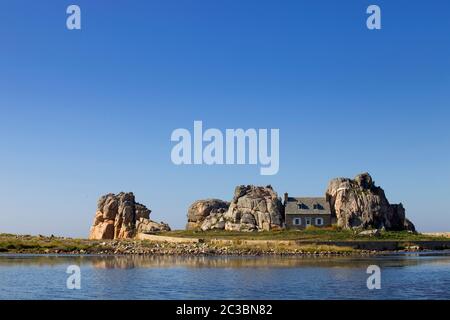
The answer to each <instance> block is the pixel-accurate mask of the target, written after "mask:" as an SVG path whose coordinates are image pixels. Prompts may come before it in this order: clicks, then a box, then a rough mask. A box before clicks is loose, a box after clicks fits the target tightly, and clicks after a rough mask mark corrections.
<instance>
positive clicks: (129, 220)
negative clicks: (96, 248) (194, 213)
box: [89, 192, 170, 239]
mask: <svg viewBox="0 0 450 320" xmlns="http://www.w3.org/2000/svg"><path fill="white" fill-rule="evenodd" d="M150 213H151V211H150V210H149V209H148V208H147V207H146V206H144V205H142V204H140V203H137V202H136V201H135V198H134V195H133V193H131V192H129V193H124V192H121V193H119V194H117V195H115V194H112V193H110V194H107V195H104V196H102V197H100V199H99V200H98V202H97V212H96V214H95V219H94V223H93V225H92V227H91V232H90V235H89V239H127V238H133V237H134V236H135V235H136V234H137V233H151V232H156V231H169V230H170V227H169V226H168V225H167V224H165V223H160V224H159V223H156V222H153V221H151V220H150Z"/></svg>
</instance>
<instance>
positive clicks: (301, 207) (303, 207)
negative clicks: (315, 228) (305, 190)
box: [297, 203, 308, 210]
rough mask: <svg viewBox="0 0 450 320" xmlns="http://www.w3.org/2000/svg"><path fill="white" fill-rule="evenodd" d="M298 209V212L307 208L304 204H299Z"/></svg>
mask: <svg viewBox="0 0 450 320" xmlns="http://www.w3.org/2000/svg"><path fill="white" fill-rule="evenodd" d="M297 206H298V208H299V209H300V210H302V209H305V210H306V209H308V207H307V206H306V204H304V203H299V204H298V205H297Z"/></svg>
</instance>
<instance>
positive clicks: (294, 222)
mask: <svg viewBox="0 0 450 320" xmlns="http://www.w3.org/2000/svg"><path fill="white" fill-rule="evenodd" d="M284 213H285V223H286V228H288V229H305V228H306V227H309V226H314V227H319V228H320V227H329V226H331V225H332V223H333V219H332V217H331V209H330V205H329V203H328V202H327V201H326V199H325V198H322V197H295V198H294V197H289V195H288V194H287V193H285V194H284Z"/></svg>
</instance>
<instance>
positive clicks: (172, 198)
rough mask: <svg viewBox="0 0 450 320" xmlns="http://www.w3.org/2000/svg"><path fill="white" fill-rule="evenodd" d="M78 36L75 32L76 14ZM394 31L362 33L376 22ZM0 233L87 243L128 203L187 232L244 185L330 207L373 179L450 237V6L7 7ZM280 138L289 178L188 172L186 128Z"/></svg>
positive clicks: (418, 219)
mask: <svg viewBox="0 0 450 320" xmlns="http://www.w3.org/2000/svg"><path fill="white" fill-rule="evenodd" d="M72 3H74V4H77V5H79V6H80V7H81V10H82V30H81V31H69V30H67V29H66V17H67V15H66V13H65V11H66V8H67V6H68V5H69V4H72ZM370 4H377V5H379V6H380V7H381V10H382V29H381V30H379V31H370V30H368V29H367V28H366V25H365V21H366V17H367V15H366V13H365V11H366V8H367V6H368V5H370ZM1 8H2V10H1V11H0V41H1V42H0V43H1V50H0V115H1V117H0V123H1V125H0V159H1V160H0V161H1V162H0V203H1V209H0V231H1V232H13V233H22V234H23V233H32V234H38V233H41V234H52V233H53V234H57V235H66V236H77V237H84V236H87V234H88V231H89V227H90V225H91V223H92V219H93V216H94V213H95V208H96V200H97V198H98V197H99V196H100V195H102V194H104V193H109V192H120V191H133V192H134V193H135V195H136V198H137V200H138V201H139V202H142V203H144V204H146V205H148V206H149V207H150V208H151V209H152V210H153V214H152V218H153V219H154V220H157V221H160V220H164V221H167V222H169V223H170V224H171V225H172V227H174V228H183V227H184V224H185V222H186V210H187V207H188V206H189V204H190V203H192V202H193V201H194V200H196V199H202V198H211V197H217V198H222V199H225V200H230V199H231V197H232V194H233V190H234V187H235V186H236V185H239V184H261V185H267V184H272V185H273V186H274V188H275V189H276V191H278V193H279V194H282V193H284V192H285V191H288V192H289V193H290V194H293V195H299V196H301V195H305V196H307V195H323V194H324V192H325V189H326V186H327V183H328V181H329V180H330V179H331V178H333V177H338V176H348V177H353V176H355V175H356V174H357V173H359V172H364V171H369V172H370V173H371V174H372V176H373V177H374V179H375V181H376V183H377V184H380V185H381V186H382V187H383V188H384V189H385V191H386V194H387V196H388V198H389V200H390V201H391V202H392V203H396V202H402V203H403V204H404V205H405V207H406V210H407V215H408V216H409V217H410V219H411V220H413V221H414V222H415V224H416V226H417V227H418V229H419V230H423V231H440V230H447V231H450V212H449V211H450V210H449V208H448V195H449V191H450V187H449V181H450V169H449V163H450V129H449V127H448V121H449V119H450V105H449V101H450V41H449V40H450V39H449V38H450V19H448V12H450V4H449V2H448V1H443V0H442V1H439V0H435V1H414V2H412V1H372V2H369V1H345V2H344V1H339V2H338V1H274V0H270V1H250V0H240V1H237V0H227V1H224V0H219V1H207V0H195V1H194V0H192V1H181V0H179V1H175V0H171V1H167V0H164V1H162V0H161V1H137V0H131V1H78V0H77V1H72V2H69V1H58V2H56V1H49V0H48V1H38V2H31V1H20V0H17V1H3V0H2V1H1ZM194 120H202V121H203V123H204V126H205V127H207V128H211V127H212V128H219V129H222V130H225V129H226V128H279V129H280V171H279V173H278V174H277V175H276V176H260V175H259V168H258V167H255V166H179V167H178V166H175V165H173V164H172V162H171V160H170V151H171V148H172V147H173V143H171V141H170V135H171V133H172V131H173V130H174V129H176V128H188V129H191V130H192V127H193V122H194Z"/></svg>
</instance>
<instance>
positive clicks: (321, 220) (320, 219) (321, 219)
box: [316, 218, 323, 226]
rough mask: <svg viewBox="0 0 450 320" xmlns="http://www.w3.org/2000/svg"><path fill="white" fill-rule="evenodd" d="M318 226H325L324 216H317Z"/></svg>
mask: <svg viewBox="0 0 450 320" xmlns="http://www.w3.org/2000/svg"><path fill="white" fill-rule="evenodd" d="M316 226H323V218H316Z"/></svg>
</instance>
